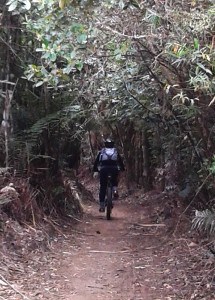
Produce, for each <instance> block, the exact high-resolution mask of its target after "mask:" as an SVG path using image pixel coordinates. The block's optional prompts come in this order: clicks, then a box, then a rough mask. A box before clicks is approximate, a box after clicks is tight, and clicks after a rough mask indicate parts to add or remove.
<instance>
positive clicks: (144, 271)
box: [0, 182, 215, 300]
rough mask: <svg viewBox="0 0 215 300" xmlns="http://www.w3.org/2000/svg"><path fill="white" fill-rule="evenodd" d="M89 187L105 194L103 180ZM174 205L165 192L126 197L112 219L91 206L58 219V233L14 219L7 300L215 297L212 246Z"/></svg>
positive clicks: (4, 279) (4, 265)
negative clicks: (101, 189) (76, 216)
mask: <svg viewBox="0 0 215 300" xmlns="http://www.w3.org/2000/svg"><path fill="white" fill-rule="evenodd" d="M85 184H86V185H88V187H89V189H91V190H94V193H97V187H96V185H95V182H93V183H89V182H88V183H85ZM91 200H92V199H91ZM166 203H168V201H167V196H166V195H165V194H162V193H159V192H157V191H153V192H150V193H148V194H144V193H143V192H142V191H141V190H137V191H133V193H131V195H127V194H126V192H123V191H121V196H120V198H119V200H117V201H116V202H115V206H114V209H113V214H112V219H111V220H110V221H107V220H106V218H105V215H104V213H99V212H98V203H97V202H96V201H93V200H92V201H87V202H85V203H83V208H84V215H83V218H81V219H77V220H76V221H75V222H74V223H72V224H70V225H69V224H67V223H65V224H62V225H61V227H60V226H58V224H57V223H56V222H55V221H52V225H53V226H52V227H53V229H54V231H53V234H51V233H50V231H49V232H47V234H44V231H42V230H39V229H35V228H33V227H31V226H27V225H26V227H25V228H23V227H21V226H19V225H18V224H17V223H15V222H13V221H8V227H10V228H13V234H12V233H11V234H9V232H8V234H7V245H6V244H5V242H2V244H1V260H0V299H5V300H6V299H7V300H11V299H13V300H20V299H26V300H29V299H31V300H39V299H49V300H59V299H62V300H91V299H92V300H96V299H103V300H105V299H113V300H121V299H123V300H163V299H166V300H171V299H176V300H178V299H185V300H188V299H196V300H199V299H204V300H206V299H207V300H213V299H215V278H214V270H215V259H214V254H213V253H211V252H210V251H209V250H208V247H207V242H208V241H206V240H204V239H201V238H200V237H199V236H198V235H197V234H196V233H195V232H192V231H190V221H189V220H190V218H188V217H187V216H186V214H185V213H183V208H181V207H180V205H179V206H177V207H175V208H173V207H171V208H170V207H168V205H167V204H166ZM14 232H16V236H15V235H14ZM26 237H27V238H26Z"/></svg>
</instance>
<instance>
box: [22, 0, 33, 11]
mask: <svg viewBox="0 0 215 300" xmlns="http://www.w3.org/2000/svg"><path fill="white" fill-rule="evenodd" d="M21 2H22V3H23V4H24V9H26V10H29V9H30V8H31V2H30V1H29V0H22V1H21Z"/></svg>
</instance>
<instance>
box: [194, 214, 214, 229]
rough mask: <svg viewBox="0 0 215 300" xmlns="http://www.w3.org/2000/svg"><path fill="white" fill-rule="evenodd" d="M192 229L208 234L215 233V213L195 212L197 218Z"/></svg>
mask: <svg viewBox="0 0 215 300" xmlns="http://www.w3.org/2000/svg"><path fill="white" fill-rule="evenodd" d="M192 229H194V230H199V231H202V232H206V233H208V234H210V235H211V234H214V233H215V211H214V210H209V209H206V210H203V211H198V210H196V211H195V217H194V218H193V220H192Z"/></svg>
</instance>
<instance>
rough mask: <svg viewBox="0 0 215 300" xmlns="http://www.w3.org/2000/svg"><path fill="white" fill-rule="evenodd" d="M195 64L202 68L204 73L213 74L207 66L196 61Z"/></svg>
mask: <svg viewBox="0 0 215 300" xmlns="http://www.w3.org/2000/svg"><path fill="white" fill-rule="evenodd" d="M197 65H198V66H199V68H201V69H202V70H204V71H205V72H206V73H208V74H210V75H213V73H212V72H211V70H209V69H208V68H206V67H205V66H204V65H203V64H201V63H197Z"/></svg>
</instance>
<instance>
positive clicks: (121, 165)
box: [118, 153, 125, 171]
mask: <svg viewBox="0 0 215 300" xmlns="http://www.w3.org/2000/svg"><path fill="white" fill-rule="evenodd" d="M118 164H119V168H120V171H125V165H124V163H123V160H122V157H121V156H120V154H119V153H118Z"/></svg>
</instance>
